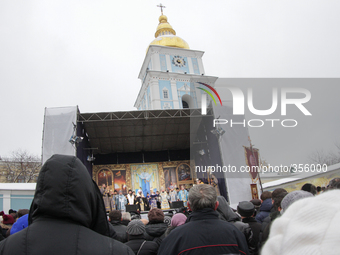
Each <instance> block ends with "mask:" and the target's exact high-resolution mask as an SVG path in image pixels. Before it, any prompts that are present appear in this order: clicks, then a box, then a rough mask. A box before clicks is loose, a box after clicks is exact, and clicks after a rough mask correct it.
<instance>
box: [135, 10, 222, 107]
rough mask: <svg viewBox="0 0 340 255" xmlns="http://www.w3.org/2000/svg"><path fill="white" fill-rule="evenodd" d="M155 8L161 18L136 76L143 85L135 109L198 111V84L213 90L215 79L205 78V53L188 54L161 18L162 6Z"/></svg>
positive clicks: (167, 23) (188, 51)
mask: <svg viewBox="0 0 340 255" xmlns="http://www.w3.org/2000/svg"><path fill="white" fill-rule="evenodd" d="M158 7H160V8H161V16H160V17H159V19H158V20H159V24H158V26H157V29H156V33H155V39H154V40H153V41H152V42H151V43H150V45H149V46H148V49H147V53H146V56H145V59H144V62H143V65H142V68H141V70H140V72H139V76H138V78H139V79H140V80H141V82H142V85H141V88H140V91H139V94H138V96H137V100H136V102H135V105H134V106H135V107H136V108H137V109H138V110H159V109H183V108H200V107H201V104H200V102H201V93H202V91H201V90H199V89H197V88H196V87H198V86H199V84H198V83H197V82H203V83H206V84H208V85H212V86H213V85H214V83H215V81H216V80H217V77H213V76H206V75H205V72H204V67H203V62H202V56H203V54H204V52H203V51H198V50H191V49H190V48H189V44H188V43H187V42H186V41H185V40H183V39H182V38H181V37H179V36H177V35H176V31H175V30H174V29H173V28H172V26H171V25H170V24H169V22H168V18H167V17H166V16H165V15H163V8H165V6H162V4H161V5H159V6H158Z"/></svg>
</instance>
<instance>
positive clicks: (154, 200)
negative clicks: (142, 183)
mask: <svg viewBox="0 0 340 255" xmlns="http://www.w3.org/2000/svg"><path fill="white" fill-rule="evenodd" d="M157 197H158V196H157V194H155V192H154V191H151V195H150V210H152V209H153V208H157Z"/></svg>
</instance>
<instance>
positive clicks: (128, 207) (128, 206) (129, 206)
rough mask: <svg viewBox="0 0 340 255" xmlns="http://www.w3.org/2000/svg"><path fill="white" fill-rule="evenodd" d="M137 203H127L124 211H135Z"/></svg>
mask: <svg viewBox="0 0 340 255" xmlns="http://www.w3.org/2000/svg"><path fill="white" fill-rule="evenodd" d="M137 210H138V205H127V206H126V212H137Z"/></svg>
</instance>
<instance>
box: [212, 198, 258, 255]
mask: <svg viewBox="0 0 340 255" xmlns="http://www.w3.org/2000/svg"><path fill="white" fill-rule="evenodd" d="M217 200H218V202H219V205H218V207H217V210H216V211H217V212H218V214H219V218H220V219H221V220H223V221H227V222H230V223H232V224H233V225H234V226H235V227H236V228H237V229H238V230H239V231H240V232H241V233H243V234H244V237H245V238H246V241H247V244H248V248H249V251H252V250H255V249H256V247H253V242H252V239H253V232H252V230H251V228H250V226H249V224H247V223H244V222H242V221H241V217H240V216H239V215H238V214H236V213H235V212H234V211H233V209H231V207H230V206H229V204H228V202H227V200H226V199H225V198H224V197H222V196H218V197H217Z"/></svg>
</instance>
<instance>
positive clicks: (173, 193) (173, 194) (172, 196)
mask: <svg viewBox="0 0 340 255" xmlns="http://www.w3.org/2000/svg"><path fill="white" fill-rule="evenodd" d="M169 197H170V203H172V202H176V201H177V200H178V197H177V191H176V190H175V189H174V188H171V190H170V192H169Z"/></svg>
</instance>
